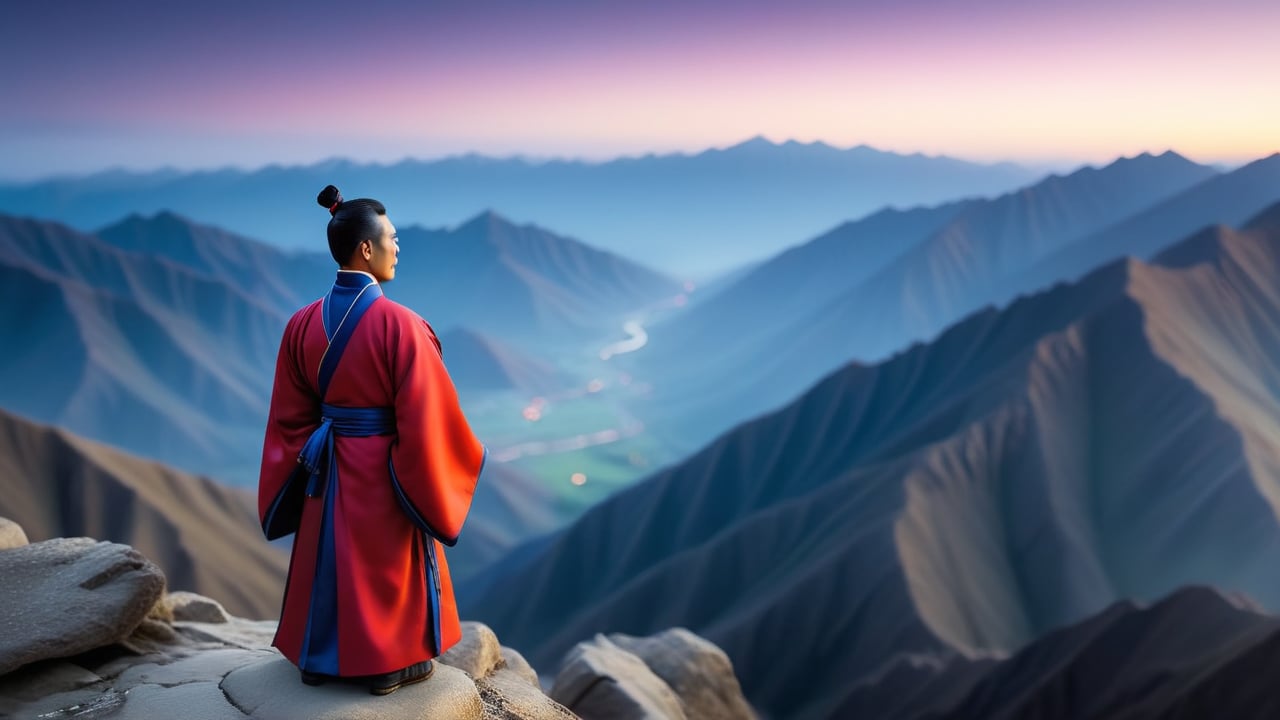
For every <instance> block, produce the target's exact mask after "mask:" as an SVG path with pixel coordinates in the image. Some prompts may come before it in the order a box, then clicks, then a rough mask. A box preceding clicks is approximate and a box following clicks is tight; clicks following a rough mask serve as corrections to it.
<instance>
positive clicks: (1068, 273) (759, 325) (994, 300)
mask: <svg viewBox="0 0 1280 720" xmlns="http://www.w3.org/2000/svg"><path fill="white" fill-rule="evenodd" d="M1277 181H1280V157H1277V158H1266V159H1263V160H1260V161H1258V162H1256V163H1252V164H1250V165H1247V166H1244V167H1242V168H1239V169H1237V170H1235V171H1233V172H1230V173H1226V174H1222V175H1219V174H1218V173H1217V172H1216V171H1214V170H1212V169H1211V168H1206V167H1203V166H1199V165H1196V164H1194V163H1191V162H1190V161H1188V160H1186V159H1185V158H1181V157H1179V156H1177V155H1174V154H1172V153H1166V154H1164V155H1161V156H1158V157H1152V156H1138V157H1136V158H1131V159H1122V160H1118V161H1116V162H1114V163H1112V164H1110V165H1108V166H1106V167H1104V168H1097V169H1092V168H1090V169H1085V170H1081V171H1078V172H1076V173H1073V174H1071V175H1069V176H1067V177H1061V178H1059V177H1051V178H1049V179H1047V180H1044V181H1042V182H1040V183H1037V184H1036V185H1034V186H1032V187H1030V188H1026V189H1024V190H1020V191H1018V192H1015V193H1010V194H1008V195H1004V196H1001V197H999V198H995V199H991V200H978V201H972V202H969V203H966V204H964V205H963V209H961V210H959V211H957V212H956V214H955V215H954V216H952V217H950V218H949V219H947V220H946V222H944V223H942V224H941V225H939V226H937V228H936V229H934V230H932V231H931V232H930V233H929V234H928V235H927V237H924V238H923V239H920V238H919V237H918V236H917V237H915V238H913V237H911V236H910V235H908V234H906V233H904V234H901V235H899V234H898V232H897V230H896V229H895V228H894V226H893V225H892V224H887V223H883V222H880V223H878V224H879V225H880V226H881V228H880V230H879V232H878V233H877V235H873V236H868V237H867V238H866V239H865V240H863V242H864V243H866V244H870V243H874V242H877V241H879V243H880V244H881V245H882V246H888V247H898V248H901V247H902V246H904V245H906V246H908V247H907V248H906V249H902V250H899V251H898V252H897V254H895V255H894V256H893V259H892V262H887V263H884V264H868V266H869V267H871V268H872V271H871V272H867V273H863V272H861V270H860V269H857V268H851V269H850V271H849V282H845V283H842V282H841V281H840V278H839V275H838V273H836V272H834V271H832V270H830V269H829V266H831V265H832V264H833V260H832V258H831V257H830V253H829V251H823V250H822V243H820V242H819V241H818V240H815V241H812V242H811V243H808V244H806V245H803V246H800V247H798V248H795V249H794V250H792V251H790V252H789V253H788V254H786V255H783V256H779V257H778V258H775V259H774V260H772V261H770V262H768V263H765V264H764V265H762V266H761V267H759V268H757V269H756V271H755V272H754V273H752V278H769V277H772V276H778V277H788V276H790V277H794V278H797V279H796V280H794V281H792V282H791V283H790V286H788V287H787V288H786V290H785V292H783V293H778V294H777V296H781V297H783V298H790V299H783V300H781V301H776V300H774V299H773V297H772V296H765V295H763V294H761V293H760V292H758V291H757V288H760V287H763V285H762V284H761V283H759V282H758V281H756V282H752V283H749V282H748V280H751V279H752V278H745V279H744V280H742V281H740V283H739V285H740V286H741V287H737V286H735V287H731V288H728V289H726V290H724V291H722V292H721V295H720V296H719V297H716V298H712V299H711V300H710V301H708V302H707V303H706V304H705V305H700V306H698V307H694V308H692V309H691V310H690V311H689V312H688V313H687V314H686V315H684V316H673V317H672V318H671V319H670V320H669V321H667V322H666V323H664V324H663V325H661V326H658V327H655V328H653V329H652V330H651V332H650V336H651V342H650V347H649V348H648V349H647V350H646V354H645V355H644V356H640V355H637V356H636V357H635V358H634V360H633V363H634V370H635V372H636V374H637V375H640V374H642V373H643V372H644V371H645V370H646V368H647V369H650V370H651V371H652V374H654V375H655V376H656V377H659V378H661V379H662V380H663V384H662V385H659V386H658V389H657V393H656V396H655V397H656V402H655V406H656V407H657V408H658V409H657V410H655V411H654V412H655V413H656V414H655V415H654V417H653V418H651V419H652V421H653V422H654V423H660V422H661V421H662V420H663V419H664V418H665V415H663V413H664V412H665V409H664V408H666V407H668V406H670V407H674V408H677V409H678V410H679V411H680V412H682V413H685V414H687V415H688V417H689V418H690V420H691V422H686V423H685V424H684V425H681V433H682V434H683V435H684V436H685V437H687V438H689V439H708V438H709V437H710V435H709V434H708V431H715V430H717V429H720V428H723V427H725V426H726V418H728V419H736V418H742V417H749V416H751V415H753V414H756V413H759V412H762V411H764V410H767V409H769V408H771V407H776V406H777V405H778V404H779V403H782V402H786V400H787V399H788V398H790V397H792V396H793V395H794V394H795V393H796V392H799V391H800V390H802V389H803V388H804V387H807V386H808V385H809V384H810V383H812V382H813V381H814V380H815V379H816V378H818V377H820V376H821V375H822V374H823V373H825V372H828V371H830V370H831V369H833V368H835V367H838V366H839V365H840V364H842V363H844V362H847V361H849V360H851V359H860V360H877V359H881V358H884V357H887V356H889V355H890V354H891V353H894V352H900V351H902V350H903V349H905V348H906V347H908V346H909V345H910V344H911V343H914V342H920V341H923V340H927V339H928V338H930V337H933V336H934V334H935V333H937V332H940V331H941V330H942V329H943V328H945V327H946V326H947V325H948V324H949V323H951V322H954V321H955V320H958V319H959V318H960V317H963V316H964V315H965V314H966V313H970V312H973V311H976V310H978V309H980V308H982V307H984V306H990V305H996V304H1005V303H1008V302H1009V301H1010V300H1012V299H1013V298H1015V297H1017V296H1018V295H1022V294H1026V293H1031V292H1035V291H1038V290H1042V289H1044V288H1047V287H1049V286H1051V285H1053V284H1054V283H1056V282H1061V281H1063V280H1066V279H1074V278H1077V277H1079V276H1080V275H1082V274H1083V273H1085V272H1087V271H1089V270H1091V269H1093V268H1095V267H1097V266H1098V265H1101V264H1103V263H1104V262H1108V261H1111V260H1114V259H1116V258H1118V257H1121V256H1123V255H1126V254H1129V255H1134V256H1136V257H1140V258H1144V259H1147V258H1149V257H1150V255H1151V254H1152V253H1153V252H1154V251H1155V249H1157V248H1159V247H1161V246H1162V245H1163V244H1165V243H1167V238H1171V237H1181V236H1185V235H1187V234H1189V233H1192V232H1195V231H1196V230H1197V229H1198V228H1200V227H1202V226H1204V225H1206V224H1211V223H1214V222H1224V223H1232V224H1238V223H1241V222H1244V221H1246V220H1248V218H1249V217H1250V216H1252V215H1254V214H1256V213H1258V212H1260V211H1261V210H1263V209H1264V208H1265V207H1267V205H1269V204H1270V203H1272V202H1275V201H1276V200H1277V199H1280V191H1277V190H1276V189H1275V188H1276V187H1277V185H1276V182H1277ZM1228 196H1229V198H1228ZM916 212H917V213H921V214H922V215H921V216H922V217H930V216H931V215H930V213H937V214H938V215H937V217H945V216H946V214H947V213H949V212H951V210H950V209H948V208H945V207H944V208H938V209H934V210H930V209H920V210H917V211H916ZM871 219H872V218H868V221H870V220H871ZM868 224H870V223H868ZM856 226H857V225H856V224H855V227H856ZM1160 238H1166V240H1161V239H1160ZM784 262H786V263H788V264H791V265H798V266H799V268H800V269H795V268H791V269H784V268H783V267H782V263H784ZM775 264H776V267H775ZM805 268H807V269H808V272H807V273H806V272H804V269H805ZM807 277H812V278H813V282H809V283H806V282H805V280H806V278H807ZM722 298H723V299H724V301H723V302H719V301H721V299H722ZM797 299H798V300H797ZM810 299H811V300H810ZM717 325H719V326H720V327H723V328H724V329H723V330H722V329H720V327H718V326H717ZM729 349H732V350H733V351H734V352H736V353H739V354H741V355H743V356H747V355H749V356H751V357H753V358H755V360H754V361H753V362H752V363H750V364H747V365H745V366H744V367H742V368H735V369H733V370H734V371H733V372H728V371H726V368H724V367H722V366H720V365H721V364H722V363H720V360H719V359H720V358H723V357H726V356H727V352H726V351H727V350H729ZM660 368H677V369H678V370H677V371H675V372H667V371H663V370H660ZM711 379H714V380H715V382H714V383H713V382H710V380H711ZM693 388H713V389H711V390H708V391H707V392H706V393H704V394H695V393H694V392H693ZM688 398H694V399H693V400H688ZM686 411H687V412H686Z"/></svg>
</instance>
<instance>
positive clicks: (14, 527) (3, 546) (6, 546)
mask: <svg viewBox="0 0 1280 720" xmlns="http://www.w3.org/2000/svg"><path fill="white" fill-rule="evenodd" d="M26 544H27V533H26V531H24V530H23V529H22V526H21V525H19V524H18V523H16V522H14V521H12V520H10V519H9V518H3V517H0V550H10V549H12V548H16V547H22V546H23V545H26Z"/></svg>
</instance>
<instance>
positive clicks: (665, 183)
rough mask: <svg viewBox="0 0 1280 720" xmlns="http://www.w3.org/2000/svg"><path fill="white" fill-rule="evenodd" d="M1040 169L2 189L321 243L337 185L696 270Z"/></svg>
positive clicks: (504, 167)
mask: <svg viewBox="0 0 1280 720" xmlns="http://www.w3.org/2000/svg"><path fill="white" fill-rule="evenodd" d="M1035 175H1036V173H1035V172H1034V171H1032V170H1030V169H1027V168H1023V167H1019V166H1015V165H1010V164H1001V165H979V164H974V163H969V162H963V161H960V160H955V159H952V158H947V157H925V156H923V155H919V154H915V155H899V154H895V153H888V152H881V151H878V150H874V149H872V148H869V147H866V146H859V147H855V148H851V149H847V150H842V149H838V148H835V147H832V146H829V145H825V144H823V143H810V144H802V143H798V142H786V143H782V144H776V143H772V142H769V141H767V140H765V139H763V138H754V139H752V140H749V141H747V142H744V143H741V144H738V145H735V146H733V147H729V148H725V149H712V150H707V151H705V152H701V153H697V154H692V155H688V154H671V155H646V156H643V157H634V158H622V159H617V160H613V161H609V162H599V163H595V162H579V161H559V160H553V161H546V162H535V161H529V160H524V159H518V158H516V159H495V158H488V157H482V156H477V155H467V156H462V157H453V158H447V159H443V160H435V161H417V160H405V161H403V162H400V163H396V164H393V165H361V164H356V163H351V162H347V161H342V160H333V161H328V162H323V163H318V164H315V165H310V166H303V167H279V166H271V167H266V168H263V169H261V170H256V171H252V172H246V171H239V170H230V169H228V170H218V171H207V172H192V173H182V172H176V171H159V172H154V173H128V172H120V171H115V172H107V173H102V174H99V175H93V176H89V177H85V178H72V179H56V180H48V181H42V182H36V183H24V184H6V185H0V211H3V212H9V213H21V214H24V215H34V216H37V217H45V218H50V219H54V220H59V221H62V222H64V223H67V224H69V225H71V226H73V227H76V228H78V229H80V230H82V231H89V230H93V229H96V228H98V227H101V226H102V225H104V224H106V223H109V222H113V221H115V220H116V219H117V218H120V217H123V216H125V215H127V214H129V213H134V212H142V213H155V212H160V211H164V210H172V211H175V212H177V213H180V214H182V215H184V216H186V217H190V218H193V219H195V220H197V221H199V222H202V223H210V224H214V225H217V226H219V227H224V228H226V229H228V230H231V231H233V232H235V233H239V234H241V235H246V236H249V237H255V238H262V239H264V240H267V241H268V242H270V243H272V244H276V245H280V246H282V247H288V248H310V247H315V246H316V245H317V242H318V241H319V242H322V241H323V228H322V227H321V224H320V220H321V218H322V215H321V213H322V211H321V210H320V209H319V208H317V207H316V205H315V202H314V200H313V198H314V197H315V195H316V193H317V192H319V190H320V188H322V187H324V186H325V185H327V184H330V183H333V184H336V185H337V186H338V187H340V188H342V189H343V191H344V193H346V194H347V196H348V197H352V198H355V197H374V198H378V199H379V200H382V201H383V202H384V203H386V205H387V207H388V212H389V214H390V217H391V219H392V220H393V222H395V223H397V225H404V226H409V225H415V224H416V225H425V226H453V225H455V224H459V223H462V222H464V221H465V220H466V219H467V218H470V217H472V216H474V215H476V214H477V213H479V212H482V211H484V210H487V209H501V210H502V211H503V212H504V213H505V214H507V215H508V216H510V217H513V218H518V219H520V220H521V221H524V222H535V223H537V224H539V225H541V226H543V227H553V228H557V229H558V230H559V231H561V232H564V233H566V234H568V235H570V236H573V237H576V238H583V239H586V240H588V241H589V242H591V243H592V244H594V245H596V246H597V247H600V248H602V249H604V250H608V251H611V252H614V253H616V254H620V255H623V256H625V257H633V258H636V259H638V260H640V261H641V262H643V263H645V264H646V265H650V266H654V267H657V268H659V269H661V270H663V271H665V272H667V273H674V274H681V275H685V274H690V273H693V274H706V273H710V272H713V271H719V270H724V269H728V268H729V267H732V266H733V265H736V264H739V263H742V262H745V261H747V260H749V259H753V258H761V257H765V256H768V255H771V254H773V253H774V252H776V251H777V250H780V249H782V248H783V247H785V246H786V245H788V244H790V243H793V242H795V240H796V239H798V238H803V237H811V236H813V235H814V234H815V233H817V232H819V231H821V230H822V229H823V228H826V227H831V226H833V225H835V224H837V223H839V222H841V221H843V220H845V219H847V218H850V217H857V216H860V215H864V214H866V213H868V212H871V211H874V210H876V209H877V208H880V207H882V206H885V205H897V206H912V205H920V204H934V203H939V202H944V201H949V200H951V199H953V198H956V197H960V196H965V195H974V196H977V195H991V194H994V193H999V192H1004V191H1006V190H1010V189H1012V188H1015V187H1018V186H1020V185H1023V184H1025V183H1027V182H1029V181H1031V180H1032V179H1033V178H1034V177H1035Z"/></svg>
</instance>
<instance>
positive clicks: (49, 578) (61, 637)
mask: <svg viewBox="0 0 1280 720" xmlns="http://www.w3.org/2000/svg"><path fill="white" fill-rule="evenodd" d="M0 577H3V578H4V582H3V583H0V608H2V609H0V613H2V615H0V674H3V673H7V672H9V671H11V670H16V669H17V668H19V667H22V666H23V665H27V664H29V663H33V662H38V661H40V660H47V659H50V658H59V657H67V656H69V655H76V654H78V653H82V652H86V651H89V650H93V649H95V648H99V647H102V646H104V645H109V644H111V643H115V642H119V641H121V640H124V639H125V638H127V637H128V636H129V635H130V634H131V633H133V631H134V630H135V629H136V628H137V627H138V625H139V624H141V623H142V620H143V619H144V618H145V617H146V616H147V613H149V612H150V611H151V608H152V607H154V606H155V604H156V601H157V600H159V599H160V596H161V594H162V593H163V592H164V574H163V573H161V572H160V568H158V567H156V566H155V565H154V564H153V563H152V562H151V561H150V560H147V559H146V558H144V557H142V555H140V554H139V553H138V552H137V551H135V550H134V549H133V548H131V547H129V546H127V545H117V544H115V543H106V542H98V541H96V540H91V539H89V538H59V539H56V540H46V541H44V542H38V543H34V544H31V545H24V546H22V547H16V548H12V549H9V550H4V551H0Z"/></svg>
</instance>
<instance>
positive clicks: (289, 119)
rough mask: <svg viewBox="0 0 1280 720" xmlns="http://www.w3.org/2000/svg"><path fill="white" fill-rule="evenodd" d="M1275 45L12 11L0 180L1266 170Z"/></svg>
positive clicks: (1033, 15) (1149, 12)
mask: <svg viewBox="0 0 1280 720" xmlns="http://www.w3.org/2000/svg"><path fill="white" fill-rule="evenodd" d="M357 8H358V9H357ZM1277 27H1280V2H1276V0H1221V1H1220V2H1216V3H1207V2H1203V1H1202V0H1197V1H1196V2H1188V1H1187V0H1071V1H1070V2H1065V1H1060V0H1051V1H1046V0H1018V1H1016V2H1015V1H1014V0H976V1H972V2H960V1H957V0H950V1H944V0H880V1H879V2H872V1H870V0H843V1H836V0H797V1H794V2H761V1H759V0H733V1H732V2H729V1H722V2H707V1H705V0H648V1H647V2H633V1H632V2H615V1H613V0H573V1H570V0H451V1H448V2H438V1H431V2H414V1H412V0H401V1H399V2H394V1H391V0H368V1H366V2H361V3H354V2H349V3H337V2H330V1H329V0H318V1H316V2H310V3H295V2H270V1H269V0H263V1H262V2H249V1H248V0H223V1H222V2H217V3H212V2H199V3H188V2H183V1H182V0H111V1H110V2H101V1H100V0H60V1H58V2H36V1H35V0H18V2H15V3H11V4H9V7H6V9H5V13H4V22H3V23H2V24H0V62H2V63H3V65H2V66H3V67H4V68H5V72H3V73H0V178H33V177H40V176H46V175H50V174H62V173H82V172H89V171H94V170H100V169H103V168H106V167H111V166H123V167H129V168H137V169H150V168H156V167H161V166H176V167H180V168H194V167H221V166H226V165H237V166H241V167H258V166H261V165H265V164H268V163H274V162H284V163H298V162H311V161H315V160H319V159H323V158H327V157H333V156H342V157H348V158H352V159H355V160H375V161H394V160H398V159H401V158H404V157H406V156H412V157H423V158H430V157H438V156H442V155H447V154H456V153H462V152H467V151H478V152H482V153H486V154H497V155H510V154H524V155H529V156H535V157H546V156H561V157H574V158H592V159H603V158H607V157H612V156H616V155H619V154H639V153H643V152H648V151H657V152H668V151H697V150H701V149H705V148H707V147H713V146H715V147H723V146H726V145H730V144H733V143H736V142H739V141H741V140H745V139H746V138H748V137H750V136H753V135H757V134H763V135H765V136H766V137H768V138H770V139H772V140H776V141H782V140H786V139H797V140H801V141H811V140H824V141H826V142H829V143H831V144H833V145H837V146H841V147H846V146H852V145H857V144H863V143H865V144H869V145H872V146H874V147H877V148H879V149H884V150H894V151H899V152H916V151H921V152H926V153H930V154H948V155H955V156H959V157H963V158H967V159H976V160H1003V159H1011V160H1015V161H1023V162H1035V163H1042V162H1044V163H1060V164H1064V163H1065V164H1069V163H1075V162H1081V161H1089V162H1096V161H1103V160H1107V159H1110V158H1113V157H1115V156H1118V155H1131V154H1134V153H1137V152H1141V151H1143V150H1150V151H1156V152H1158V151H1162V150H1165V149H1169V148H1172V149H1174V150H1177V151H1179V152H1181V153H1183V154H1185V155H1187V156H1189V157H1191V158H1192V159H1195V160H1199V161H1206V162H1208V161H1219V162H1241V161H1244V160H1249V159H1253V158H1256V157H1260V156H1263V155H1267V154H1270V153H1272V152H1275V151H1277V150H1280V81H1278V80H1277V78H1278V77H1280V43H1278V42H1276V41H1275V28H1277Z"/></svg>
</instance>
